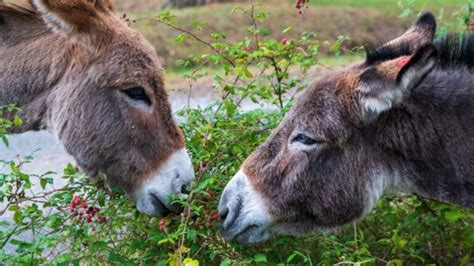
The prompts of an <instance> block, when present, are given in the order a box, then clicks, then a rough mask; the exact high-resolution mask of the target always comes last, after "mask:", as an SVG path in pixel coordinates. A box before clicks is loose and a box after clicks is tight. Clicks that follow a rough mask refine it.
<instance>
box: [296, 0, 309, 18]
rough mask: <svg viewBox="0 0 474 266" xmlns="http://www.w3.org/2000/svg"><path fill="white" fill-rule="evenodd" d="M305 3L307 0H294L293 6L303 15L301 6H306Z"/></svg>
mask: <svg viewBox="0 0 474 266" xmlns="http://www.w3.org/2000/svg"><path fill="white" fill-rule="evenodd" d="M307 3H309V0H296V5H295V8H296V9H297V10H298V14H300V15H303V8H305V7H307V6H306V4H307Z"/></svg>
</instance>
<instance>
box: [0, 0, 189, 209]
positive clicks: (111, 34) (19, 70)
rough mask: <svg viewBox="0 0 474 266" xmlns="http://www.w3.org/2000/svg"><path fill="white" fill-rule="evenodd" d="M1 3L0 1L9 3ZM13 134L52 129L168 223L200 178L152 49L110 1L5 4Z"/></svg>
mask: <svg viewBox="0 0 474 266" xmlns="http://www.w3.org/2000/svg"><path fill="white" fill-rule="evenodd" d="M0 2H1V1H0ZM7 104H15V105H16V106H17V107H19V108H21V110H22V111H21V117H22V118H23V119H24V124H23V125H22V126H20V127H14V128H13V129H12V130H11V133H20V132H25V131H29V130H41V129H47V130H49V131H50V132H52V133H53V134H54V135H55V136H56V137H57V138H58V139H59V141H60V142H61V143H62V144H63V145H64V147H65V149H66V151H67V152H69V153H70V154H71V155H73V156H74V158H75V160H76V161H77V163H78V165H79V166H80V168H81V169H82V170H83V171H84V172H85V173H86V174H87V175H88V176H90V177H95V176H97V175H98V174H99V173H104V174H106V175H107V176H108V181H109V183H110V185H111V186H114V187H115V186H117V187H121V188H122V189H123V190H124V191H125V192H126V193H127V195H128V196H129V197H130V198H131V199H133V200H134V201H135V202H136V204H137V208H138V209H139V210H140V211H142V212H145V213H147V214H149V215H153V216H162V215H165V214H167V213H168V211H169V210H170V209H171V210H175V207H174V206H172V205H171V204H170V201H169V196H170V195H171V194H172V193H186V187H187V185H188V184H189V183H190V182H191V181H192V180H193V179H194V171H193V167H192V164H191V161H190V159H189V157H188V154H187V152H186V150H185V149H184V139H183V135H182V133H181V131H180V129H179V128H178V127H177V125H176V124H175V122H174V120H173V118H172V113H171V107H170V104H169V102H168V95H167V93H166V90H165V87H164V83H163V74H162V70H161V67H160V64H159V62H158V57H157V55H156V52H155V50H154V49H153V47H152V46H151V45H150V44H149V43H148V42H147V41H145V40H144V38H143V37H142V36H141V35H140V34H139V33H137V32H136V31H134V30H132V29H131V28H130V27H129V26H128V25H127V24H126V23H125V22H123V21H121V20H120V19H119V18H118V17H117V16H115V15H114V7H113V5H112V2H111V1H110V0H95V1H90V0H71V1H53V0H32V1H30V6H26V7H22V6H17V5H11V4H5V3H0V106H5V105H7Z"/></svg>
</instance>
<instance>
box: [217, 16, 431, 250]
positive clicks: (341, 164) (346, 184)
mask: <svg viewBox="0 0 474 266" xmlns="http://www.w3.org/2000/svg"><path fill="white" fill-rule="evenodd" d="M435 27H436V24H435V19H434V17H433V16H432V15H431V14H425V15H423V16H422V17H420V18H419V19H418V21H417V22H416V24H415V25H414V26H412V27H411V28H410V29H409V30H408V31H407V32H406V33H405V34H404V35H402V36H401V37H399V38H397V39H395V40H393V41H391V42H388V43H386V44H384V45H382V46H381V47H379V48H378V49H376V50H375V51H373V52H371V53H369V55H368V58H367V60H366V61H365V62H364V63H359V64H356V65H353V66H351V67H348V68H346V69H344V70H342V71H337V72H334V73H331V74H329V75H327V76H325V77H322V78H321V79H319V80H317V81H316V82H314V83H313V84H312V85H311V86H310V88H309V89H308V90H307V91H305V92H304V93H303V94H302V95H301V96H300V97H299V99H298V101H297V103H296V104H295V106H294V107H293V108H292V110H291V111H290V112H289V113H288V114H287V115H286V117H285V118H284V120H283V122H282V123H281V124H280V126H279V127H278V128H277V129H275V130H274V132H273V133H272V135H271V136H270V137H269V138H268V140H267V141H266V143H265V144H263V145H262V146H261V147H259V148H258V149H257V150H256V151H254V152H253V154H252V155H251V156H250V157H249V158H247V160H246V161H245V162H244V164H243V165H242V167H241V169H240V171H239V172H238V173H237V175H236V176H235V177H234V178H233V179H232V180H231V181H230V182H229V184H228V185H227V186H226V188H225V190H224V193H223V195H222V198H221V202H220V206H219V212H220V215H221V218H222V220H221V221H222V228H221V230H222V234H223V235H224V237H225V238H226V239H229V240H237V241H239V242H244V243H254V242H259V241H263V240H266V239H268V238H270V237H271V236H272V235H275V234H307V233H311V232H314V231H317V230H324V229H330V228H334V227H337V226H340V225H343V224H346V223H348V222H351V221H354V220H356V219H359V218H360V217H362V216H363V215H364V214H366V213H367V212H368V211H370V209H371V208H372V207H373V205H374V203H375V202H376V201H377V200H378V199H379V198H380V196H381V194H382V193H383V192H384V191H385V190H386V189H387V188H389V187H392V186H395V185H400V184H388V183H387V182H388V181H387V180H388V179H385V178H379V177H380V176H381V175H396V174H397V173H396V171H394V170H393V169H392V168H390V167H388V165H387V164H385V163H384V162H385V161H384V157H383V156H382V155H381V151H380V150H379V149H377V147H376V145H374V144H373V143H372V137H371V136H373V133H372V134H370V128H371V125H372V124H373V123H376V121H377V120H378V119H380V116H382V115H383V114H384V113H387V112H390V111H391V109H393V108H397V107H398V106H400V105H401V104H403V101H404V99H405V98H406V96H407V95H408V94H409V93H410V90H411V89H412V88H413V87H414V86H416V85H417V83H418V82H420V80H421V79H423V77H424V76H425V75H426V74H427V73H428V72H429V71H430V70H431V68H432V67H433V65H434V63H435V60H436V55H437V54H436V49H435V48H434V46H433V45H432V44H431V42H432V39H433V36H434V33H435ZM390 180H392V181H393V182H395V180H396V179H390ZM392 181H390V182H392Z"/></svg>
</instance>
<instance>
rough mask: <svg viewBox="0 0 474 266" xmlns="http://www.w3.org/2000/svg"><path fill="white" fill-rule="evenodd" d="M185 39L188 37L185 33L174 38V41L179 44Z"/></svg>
mask: <svg viewBox="0 0 474 266" xmlns="http://www.w3.org/2000/svg"><path fill="white" fill-rule="evenodd" d="M187 37H188V34H187V33H184V32H183V33H180V34H179V35H178V36H176V39H175V42H176V44H180V43H182V42H184V40H186V38H187Z"/></svg>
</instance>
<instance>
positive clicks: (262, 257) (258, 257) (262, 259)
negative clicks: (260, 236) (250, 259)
mask: <svg viewBox="0 0 474 266" xmlns="http://www.w3.org/2000/svg"><path fill="white" fill-rule="evenodd" d="M254 260H255V262H267V256H265V255H263V254H257V255H255V259H254Z"/></svg>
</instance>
